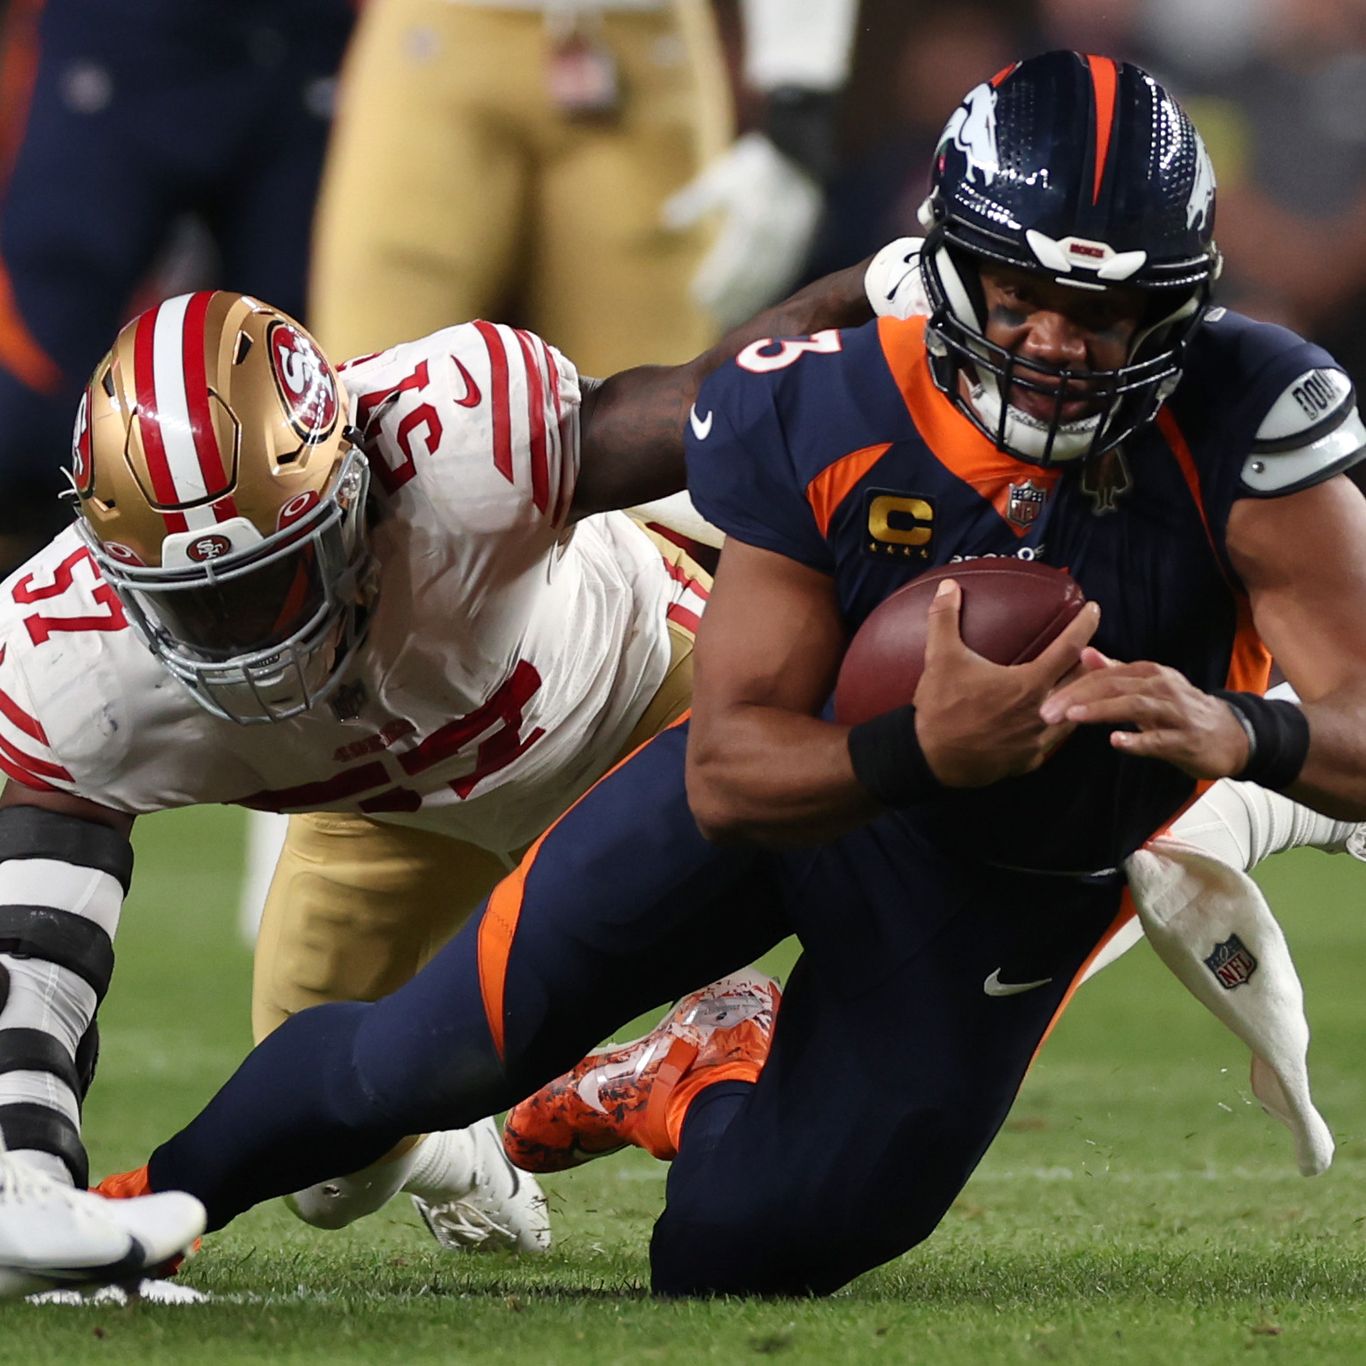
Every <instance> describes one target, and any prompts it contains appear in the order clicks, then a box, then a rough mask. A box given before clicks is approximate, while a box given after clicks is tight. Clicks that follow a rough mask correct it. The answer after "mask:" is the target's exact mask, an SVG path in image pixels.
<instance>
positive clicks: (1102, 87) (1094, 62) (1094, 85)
mask: <svg viewBox="0 0 1366 1366" xmlns="http://www.w3.org/2000/svg"><path fill="white" fill-rule="evenodd" d="M1086 65H1087V66H1088V67H1089V68H1090V70H1091V93H1092V95H1093V96H1094V102H1095V106H1096V178H1095V182H1094V184H1093V185H1092V187H1091V203H1093V204H1095V203H1097V202H1098V201H1099V199H1100V186H1101V182H1102V181H1103V180H1104V179H1105V163H1106V161H1107V160H1108V159H1109V156H1110V133H1111V130H1112V129H1113V127H1114V121H1115V98H1116V96H1117V95H1118V93H1119V68H1118V67H1117V66H1116V65H1115V63H1114V60H1113V59H1112V58H1110V57H1093V56H1092V55H1091V54H1090V53H1088V54H1087V57H1086Z"/></svg>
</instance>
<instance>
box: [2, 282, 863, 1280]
mask: <svg viewBox="0 0 1366 1366" xmlns="http://www.w3.org/2000/svg"><path fill="white" fill-rule="evenodd" d="M868 311H869V310H868V303H867V300H866V298H865V296H864V294H863V279H862V267H856V268H854V269H851V270H849V271H845V272H841V273H840V274H838V275H835V276H831V277H829V278H828V279H827V280H825V281H822V282H819V283H818V284H817V285H814V286H811V287H810V288H809V289H808V290H805V291H803V292H801V293H800V294H798V295H796V296H794V297H793V298H792V299H790V300H788V301H787V302H786V303H785V304H781V305H779V306H778V307H777V308H776V309H773V310H770V311H769V313H767V314H765V315H761V317H760V318H759V319H756V320H755V322H754V323H753V324H752V325H750V326H747V327H745V328H742V329H740V330H738V331H737V332H735V333H733V334H732V335H731V336H730V337H728V338H727V339H726V340H725V341H724V342H722V343H721V345H720V346H719V347H717V348H716V349H715V350H713V351H711V352H708V353H706V354H705V355H703V356H701V357H699V358H697V359H696V360H694V361H693V362H691V363H689V364H687V365H683V366H677V367H669V368H664V367H642V368H640V369H636V370H630V371H625V372H622V373H620V374H617V375H614V376H612V377H611V378H609V379H607V380H605V381H602V382H600V383H599V382H596V381H588V380H581V379H580V377H579V375H578V374H577V372H576V370H575V368H574V366H573V365H572V364H571V363H570V361H568V360H567V359H566V358H565V357H563V356H562V355H560V354H559V353H558V352H557V351H556V350H555V349H554V348H553V347H552V346H550V345H548V344H547V343H545V342H543V341H542V340H541V339H540V338H538V337H536V336H533V335H531V334H529V333H526V332H523V331H518V330H516V329H514V328H511V327H505V326H500V325H495V324H491V323H485V322H474V323H468V324H464V325H461V326H456V327H451V328H448V329H446V330H444V331H441V332H438V333H436V334H434V335H433V336H431V337H428V338H426V339H425V340H423V341H419V342H413V343H409V344H406V345H401V346H396V347H394V348H392V349H391V350H389V351H386V352H383V353H382V354H379V355H376V356H369V357H364V358H362V359H359V360H356V361H352V362H350V363H349V364H347V365H344V366H341V367H339V369H338V370H336V371H334V370H333V368H332V367H331V365H330V364H329V363H328V361H327V359H326V358H325V357H324V356H323V354H322V353H321V351H320V350H319V349H318V347H317V346H316V344H315V343H314V342H313V341H312V339H311V338H310V337H309V336H308V334H307V333H306V332H304V331H303V329H302V328H300V327H299V326H298V325H297V324H296V323H294V322H293V321H292V320H291V319H289V318H288V317H286V316H284V315H283V314H281V313H279V312H277V311H276V310H274V309H272V308H270V307H269V306H267V305H265V304H263V303H260V302H258V301H257V300H255V299H252V298H250V297H247V296H242V295H236V294H231V293H224V292H204V293H199V294H193V295H187V296H182V297H180V298H176V299H171V300H168V301H166V302H165V303H162V304H160V305H159V306H157V307H155V308H153V309H150V310H148V311H147V312H146V313H144V314H142V315H141V316H140V317H138V318H136V319H135V320H134V321H133V322H131V323H129V324H128V325H127V326H126V327H125V328H124V329H123V331H122V332H120V334H119V336H118V338H117V340H116V341H115V343H114V346H113V348H112V349H111V351H110V352H109V354H108V355H107V356H106V357H105V359H104V360H103V361H101V363H100V364H99V366H98V367H97V368H96V370H95V373H94V375H93V376H92V378H91V380H90V383H89V385H88V386H87V388H86V390H85V393H84V396H83V398H82V401H81V403H80V407H79V413H78V416H77V420H76V426H75V432H74V438H73V447H72V468H71V476H72V483H73V486H74V496H75V500H76V506H77V511H78V516H77V518H76V521H75V523H74V524H73V526H71V527H70V528H69V529H68V530H67V531H65V532H63V533H62V534H61V535H60V536H58V537H57V538H56V539H54V540H53V541H52V542H51V543H50V544H49V545H48V546H47V547H46V549H44V550H43V551H42V552H40V553H39V554H38V555H36V556H35V557H34V558H33V559H32V560H30V561H29V562H28V563H27V564H25V565H24V566H23V567H22V568H21V569H19V570H18V571H16V573H14V574H13V575H12V576H11V577H10V578H9V579H8V580H6V581H5V583H4V584H2V585H0V770H3V772H4V774H5V775H6V777H7V779H8V781H7V783H6V786H5V789H4V792H3V794H2V795H0V1135H3V1137H4V1140H5V1142H6V1143H7V1145H8V1147H9V1149H10V1150H11V1155H10V1157H9V1158H8V1159H7V1160H8V1161H11V1162H15V1163H21V1164H26V1167H27V1169H28V1170H35V1169H36V1170H37V1171H39V1172H41V1173H43V1174H44V1176H43V1180H45V1181H47V1182H49V1183H51V1182H71V1183H73V1184H74V1185H76V1186H83V1185H85V1184H86V1181H87V1175H88V1173H87V1160H86V1155H85V1151H84V1148H83V1146H82V1142H81V1136H80V1131H79V1106H80V1101H81V1098H82V1096H83V1095H84V1092H85V1090H86V1088H87V1087H88V1085H89V1082H90V1079H91V1076H92V1074H93V1066H94V1053H95V1026H94V1020H95V1013H96V1010H97V1007H98V1004H99V1001H100V999H101V998H102V996H103V995H104V992H105V990H106V989H107V987H108V984H109V977H110V973H111V971H112V949H111V942H112V939H113V935H114V931H115V927H116V925H117V922H118V918H119V914H120V910H121V906H122V901H123V897H124V895H125V894H126V892H127V890H128V885H129V878H130V875H131V868H132V851H131V847H130V846H129V843H128V834H129V830H130V827H131V825H132V822H133V820H134V818H135V817H136V816H137V815H139V814H140V813H142V812H150V811H158V810H164V809H167V808H171V807H178V806H185V805H191V804H197V803H203V802H230V803H236V804H241V805H245V806H248V807H252V808H255V809H263V810H270V811H284V812H295V813H308V814H299V815H295V816H293V817H292V819H291V822H290V830H289V834H288V836H287V840H286V847H285V850H284V853H283V855H282V858H281V862H280V867H279V870H278V872H277V876H276V879H275V882H274V885H273V889H272V893H271V897H270V902H269V905H268V907H267V910H266V914H265V918H264V922H263V929H262V934H261V938H260V944H259V949H258V957H257V969H256V984H255V991H254V1003H253V1017H254V1025H255V1029H256V1032H257V1034H258V1037H259V1035H261V1034H264V1033H266V1032H268V1031H269V1030H270V1029H272V1028H273V1027H274V1026H275V1025H276V1024H278V1023H279V1022H280V1021H281V1020H283V1019H284V1018H285V1017H286V1016H287V1015H288V1014H290V1013H292V1012H294V1011H297V1010H300V1009H303V1008H304V1007H306V1006H308V1005H311V1004H313V1003H315V1002H318V1001H325V1000H337V999H369V998H373V997H375V996H377V995H381V994H383V993H385V992H387V991H390V990H392V989H393V988H394V987H395V986H396V985H398V984H399V983H401V982H403V981H404V980H406V979H407V978H408V977H409V976H411V975H412V974H413V973H414V972H415V971H416V970H417V968H418V967H419V966H420V965H421V963H422V962H423V961H424V960H425V959H426V958H427V957H428V956H430V954H431V953H432V952H434V951H435V950H436V949H437V948H438V947H440V945H441V944H442V943H443V942H444V941H445V940H446V939H447V938H448V937H449V935H450V934H451V933H452V932H453V931H454V930H455V929H456V928H457V927H458V926H459V924H460V923H461V922H462V920H463V919H464V918H465V916H466V915H467V914H468V913H469V911H470V910H471V909H472V908H473V907H475V906H476V905H477V904H478V903H479V901H480V900H481V899H482V898H483V896H484V895H485V894H486V893H487V892H488V890H489V889H490V888H491V887H492V886H493V885H494V883H495V882H496V881H497V879H498V878H499V877H500V876H501V875H502V873H503V872H504V871H505V870H506V869H507V868H508V867H509V866H511V865H512V863H513V862H514V861H515V858H516V856H517V855H518V853H519V851H520V850H521V849H523V848H524V847H525V846H526V845H527V844H528V843H530V841H531V840H532V839H534V838H535V837H536V836H537V835H538V834H539V833H540V832H541V831H542V830H543V829H544V828H545V826H546V825H547V824H548V823H549V822H550V821H551V820H552V819H553V818H554V817H555V816H556V815H557V814H558V813H559V812H560V811H561V810H563V809H564V808H565V807H566V806H567V805H568V804H569V803H570V802H571V801H573V800H574V799H575V798H576V797H577V796H579V795H580V794H581V793H582V792H583V791H584V790H585V789H586V788H587V787H588V786H590V785H591V784H592V783H593V781H594V780H595V779H596V778H598V777H599V776H600V775H601V774H602V773H604V772H605V771H606V770H607V769H608V768H609V767H610V766H611V765H612V764H613V762H615V760H616V759H618V758H619V757H621V756H622V755H623V754H625V753H627V752H629V750H630V749H632V748H633V747H634V746H635V745H636V744H637V743H638V742H640V741H641V740H643V739H645V738H646V737H648V736H649V735H650V734H652V733H653V732H654V731H655V730H657V729H658V728H660V727H661V726H663V725H666V724H668V723H669V722H670V721H672V720H673V719H675V717H676V716H677V715H678V713H679V712H680V711H681V710H682V709H683V707H685V706H686V700H687V695H688V691H689V678H690V668H691V662H690V658H689V654H690V650H691V643H692V628H693V627H694V626H695V624H696V620H697V614H698V613H699V612H700V610H701V608H702V604H703V602H704V600H705V597H706V594H707V588H708V582H709V581H708V579H707V576H706V574H705V573H704V572H703V571H702V570H701V569H699V568H698V567H697V566H695V565H694V564H693V563H692V562H691V561H690V560H689V559H688V557H687V556H686V555H685V554H684V553H683V552H682V551H680V550H679V549H678V548H677V547H676V546H672V545H670V544H668V543H667V542H665V541H662V540H660V539H658V538H655V537H653V536H652V535H651V534H649V533H647V532H646V531H645V530H644V529H643V528H642V527H641V525H640V524H638V523H637V522H636V521H634V520H632V519H631V518H630V517H628V516H626V515H625V514H623V513H618V512H613V511H608V509H612V508H617V507H623V506H631V505H635V504H639V503H643V502H647V501H649V500H651V499H654V498H657V497H661V496H664V495H667V494H669V493H672V492H674V491H676V490H677V489H679V488H680V487H681V484H682V464H683V457H682V435H681V433H682V428H683V425H684V423H685V421H686V417H687V413H688V408H689V405H690V403H691V401H692V397H693V395H694V394H695V392H696V388H697V385H698V383H699V382H700V380H701V377H702V376H703V375H704V374H705V373H707V371H708V370H709V369H711V368H712V366H714V365H715V364H717V363H719V361H720V360H721V359H722V358H723V357H724V356H726V355H729V354H733V353H734V351H735V350H736V349H737V348H738V347H739V346H741V345H743V344H745V343H746V342H748V341H751V340H753V339H755V338H758V337H763V336H767V335H772V334H774V333H784V332H805V331H809V330H811V328H813V327H820V326H828V325H842V324H845V323H848V322H851V321H857V320H859V319H862V318H864V317H866V316H868ZM590 514H597V515H590ZM405 1186H406V1188H407V1189H409V1190H410V1191H411V1192H412V1193H413V1195H414V1198H415V1199H416V1200H417V1201H418V1204H419V1208H420V1210H421V1212H422V1213H423V1215H424V1217H425V1218H426V1220H427V1223H428V1225H429V1227H430V1228H431V1230H432V1232H433V1234H434V1235H435V1236H436V1237H437V1238H438V1240H439V1241H440V1242H442V1243H443V1245H447V1246H477V1245H480V1244H482V1243H501V1244H503V1245H511V1246H515V1247H518V1248H520V1249H523V1250H535V1249H540V1248H543V1247H545V1246H547V1245H548V1241H549V1231H548V1223H547V1218H546V1212H545V1204H544V1200H543V1198H542V1197H541V1196H540V1193H539V1191H538V1189H537V1187H536V1186H535V1183H534V1181H532V1180H531V1179H530V1178H527V1177H525V1176H519V1175H518V1174H517V1173H515V1172H514V1171H513V1169H512V1168H511V1167H510V1165H509V1164H508V1163H507V1161H506V1159H505V1158H504V1156H503V1152H502V1147H501V1144H500V1142H499V1138H498V1134H497V1131H496V1128H495V1127H494V1125H493V1124H492V1122H491V1121H490V1122H486V1123H485V1124H482V1125H478V1126H475V1128H473V1129H471V1130H464V1131H459V1132H450V1133H444V1134H435V1135H430V1136H427V1137H426V1138H425V1139H418V1140H412V1141H410V1142H409V1143H408V1144H405V1145H400V1148H399V1149H396V1150H395V1152H394V1153H392V1154H390V1155H389V1159H388V1160H386V1161H385V1162H384V1163H381V1164H378V1165H377V1167H376V1168H374V1169H372V1170H371V1171H369V1172H366V1173H361V1174H359V1175H357V1176H355V1177H353V1178H349V1179H345V1180H338V1181H336V1182H327V1183H323V1184H322V1185H320V1186H317V1187H314V1188H312V1189H311V1190H308V1191H303V1192H300V1193H299V1195H298V1196H297V1197H296V1201H295V1204H296V1208H297V1211H298V1212H299V1213H300V1214H301V1215H302V1216H303V1217H304V1218H306V1219H308V1220H309V1221H310V1222H313V1223H316V1224H318V1225H320V1226H324V1227H334V1226H338V1225H340V1224H343V1223H346V1222H349V1221H350V1220H351V1219H352V1218H355V1217H357V1216H358V1215H359V1214H362V1213H367V1212H369V1211H370V1210H372V1209H375V1208H377V1207H378V1206H379V1204H381V1203H383V1201H384V1200H385V1199H387V1198H388V1197H389V1196H390V1195H392V1194H393V1193H395V1192H396V1191H397V1190H398V1189H400V1188H401V1187H405ZM130 1193H131V1194H136V1192H127V1191H121V1192H120V1194H130ZM191 1204H193V1202H191ZM135 1208H137V1207H135ZM187 1208H188V1206H187ZM2 1213H3V1211H0V1214H2ZM129 1217H131V1216H129ZM4 1224H5V1220H4V1218H3V1217H0V1229H3V1227H4ZM197 1231H198V1229H197V1228H194V1229H191V1230H190V1231H189V1232H188V1234H187V1235H186V1237H185V1238H183V1239H181V1242H182V1243H183V1242H184V1241H187V1240H188V1238H189V1237H193V1235H194V1233H195V1232H197ZM106 1241H109V1239H108V1238H106ZM151 1241H152V1245H153V1246H154V1250H159V1247H160V1244H159V1243H156V1241H155V1240H151ZM162 1241H164V1239H163V1240H162ZM5 1256H6V1253H5V1241H4V1238H3V1236H0V1264H3V1263H4V1261H5ZM164 1256H165V1253H164V1252H162V1253H161V1256H160V1257H158V1258H156V1260H162V1259H163V1258H164ZM49 1260H50V1261H52V1262H53V1263H54V1264H55V1263H56V1262H58V1261H61V1260H63V1258H56V1257H54V1258H50V1259H49ZM64 1260H67V1261H71V1260H73V1259H72V1258H71V1257H69V1256H68V1257H65V1258H64ZM88 1260H92V1259H88ZM100 1260H101V1261H102V1262H108V1261H109V1260H110V1258H109V1257H107V1256H106V1257H103V1258H102V1259H100ZM151 1261H152V1258H151V1257H150V1255H149V1257H148V1258H147V1262H148V1264H151ZM0 1270H3V1265H0ZM2 1290H3V1287H0V1291H2Z"/></svg>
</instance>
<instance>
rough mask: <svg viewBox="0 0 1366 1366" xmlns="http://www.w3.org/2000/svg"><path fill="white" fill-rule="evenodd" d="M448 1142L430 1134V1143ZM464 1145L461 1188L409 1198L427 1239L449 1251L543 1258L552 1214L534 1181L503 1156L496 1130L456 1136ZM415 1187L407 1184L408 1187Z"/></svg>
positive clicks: (483, 1124)
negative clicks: (526, 1254)
mask: <svg viewBox="0 0 1366 1366" xmlns="http://www.w3.org/2000/svg"><path fill="white" fill-rule="evenodd" d="M434 1138H437V1139H440V1138H446V1135H444V1134H434V1135H431V1136H430V1137H429V1138H428V1142H431V1141H432V1139H434ZM450 1139H451V1140H452V1141H454V1140H456V1139H459V1140H462V1144H461V1146H462V1147H463V1148H464V1151H463V1152H462V1153H461V1154H460V1157H461V1159H462V1160H461V1161H459V1162H458V1163H456V1164H454V1166H455V1169H456V1170H458V1171H459V1174H460V1183H459V1187H458V1188H457V1189H455V1190H452V1191H449V1192H445V1193H443V1192H441V1191H440V1190H439V1189H438V1188H436V1187H434V1186H433V1185H431V1184H429V1183H426V1182H424V1183H423V1191H422V1193H421V1194H416V1195H414V1196H413V1208H414V1209H415V1210H417V1212H418V1214H419V1215H421V1216H422V1221H423V1223H425V1224H426V1225H427V1228H428V1229H429V1230H430V1231H431V1235H432V1237H433V1238H435V1239H436V1241H437V1242H438V1243H440V1244H441V1246H442V1247H444V1248H448V1249H450V1250H451V1251H470V1250H474V1249H489V1248H508V1249H511V1250H512V1251H514V1252H545V1251H546V1250H547V1249H548V1248H549V1247H550V1211H549V1209H548V1208H547V1205H546V1198H545V1194H544V1192H543V1191H542V1190H541V1188H540V1186H539V1185H538V1184H537V1183H536V1179H535V1177H532V1176H529V1175H527V1173H526V1172H520V1171H518V1170H517V1168H516V1167H514V1166H513V1165H512V1163H511V1162H509V1161H508V1158H507V1154H506V1153H505V1152H504V1151H503V1144H502V1140H501V1138H500V1136H499V1133H498V1125H497V1123H496V1122H495V1121H494V1120H492V1119H484V1120H480V1122H479V1123H478V1124H474V1125H472V1126H471V1127H470V1128H468V1129H465V1130H459V1131H454V1132H453V1133H452V1134H451V1135H450ZM411 1184H413V1183H410V1185H411Z"/></svg>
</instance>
